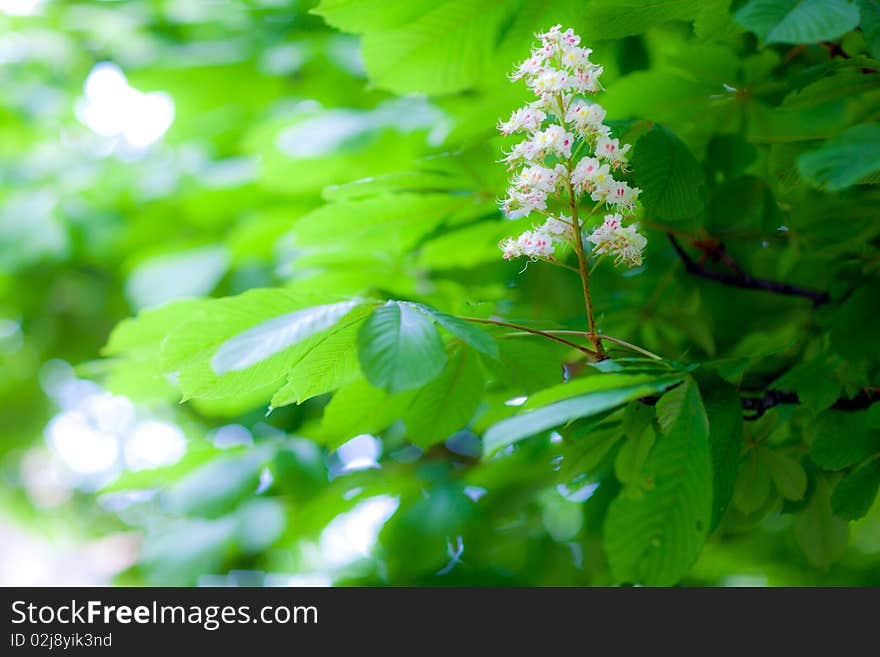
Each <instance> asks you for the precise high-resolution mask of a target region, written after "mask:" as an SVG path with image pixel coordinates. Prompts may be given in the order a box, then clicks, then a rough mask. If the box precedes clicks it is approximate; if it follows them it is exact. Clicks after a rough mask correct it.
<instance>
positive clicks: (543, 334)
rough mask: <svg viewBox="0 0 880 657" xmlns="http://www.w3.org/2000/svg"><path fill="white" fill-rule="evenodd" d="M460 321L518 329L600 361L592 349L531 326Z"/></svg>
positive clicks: (497, 322) (468, 318) (472, 319)
mask: <svg viewBox="0 0 880 657" xmlns="http://www.w3.org/2000/svg"><path fill="white" fill-rule="evenodd" d="M459 319H463V320H464V321H466V322H473V323H474V324H489V325H491V326H503V327H505V328H512V329H516V330H517V331H523V332H525V333H531V334H532V335H539V336H541V337H542V338H547V339H548V340H553V342H558V343H560V344H564V345H566V346H567V347H571V348H572V349H577V350H578V351H580V352H581V353H582V354H585V355H587V356H589V357H590V358H592V359H594V360H600V356H599V354H598V353H596V352H595V351H593V350H592V349H588V348H587V347H584V346H581V345H579V344H575V343H574V342H571V341H569V340H566V339H565V338H560V337H559V336H558V335H553V334H552V333H547V332H546V331H539V330H538V329H534V328H532V327H530V326H523V325H522V324H512V323H511V322H503V321H501V320H498V319H482V318H480V317H459Z"/></svg>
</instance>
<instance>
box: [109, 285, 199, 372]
mask: <svg viewBox="0 0 880 657" xmlns="http://www.w3.org/2000/svg"><path fill="white" fill-rule="evenodd" d="M203 303H204V301H203V300H201V299H182V300H180V301H172V302H170V303H167V304H165V305H163V306H159V307H157V308H149V309H147V310H142V311H141V312H140V313H138V315H137V317H132V318H129V319H124V320H122V321H121V322H119V324H117V325H116V328H114V329H113V332H112V333H111V334H110V338H109V339H108V340H107V344H106V345H105V346H104V349H103V350H102V353H103V354H104V355H105V356H119V355H125V356H129V357H134V358H142V359H154V358H156V357H157V356H158V354H159V348H160V346H161V344H162V340H164V339H165V336H166V335H168V333H169V332H170V331H171V330H172V329H174V328H175V327H176V326H180V325H181V324H184V323H186V322H187V321H189V320H191V319H192V318H193V316H194V315H195V314H196V313H197V312H199V309H200V308H201V306H202V304H203Z"/></svg>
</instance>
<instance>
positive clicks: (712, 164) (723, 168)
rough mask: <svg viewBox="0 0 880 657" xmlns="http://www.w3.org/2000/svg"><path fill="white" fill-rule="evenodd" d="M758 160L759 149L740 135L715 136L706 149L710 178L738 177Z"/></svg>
mask: <svg viewBox="0 0 880 657" xmlns="http://www.w3.org/2000/svg"><path fill="white" fill-rule="evenodd" d="M756 159H758V149H757V148H755V146H754V144H750V143H749V142H747V141H746V140H745V138H744V137H743V136H742V135H741V134H739V133H736V132H734V133H727V134H721V135H714V136H713V137H712V139H711V140H710V141H709V144H708V146H707V147H706V165H707V167H708V169H709V176H710V178H713V179H714V178H715V177H716V176H719V175H720V176H723V177H724V178H725V179H730V178H734V177H736V176H737V175H738V174H739V173H741V172H743V171H744V170H745V169H746V168H747V167H748V166H749V165H750V164H751V163H752V162H754V161H755V160H756Z"/></svg>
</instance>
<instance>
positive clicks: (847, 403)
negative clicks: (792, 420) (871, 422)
mask: <svg viewBox="0 0 880 657" xmlns="http://www.w3.org/2000/svg"><path fill="white" fill-rule="evenodd" d="M659 399H660V398H659V397H656V396H652V397H642V398H641V399H639V401H640V402H642V403H643V404H646V405H648V406H653V405H654V404H656V403H657V401H658V400H659ZM878 401H880V388H870V389H868V390H862V391H861V392H860V393H859V394H857V395H856V396H855V397H841V398H840V399H838V400H837V401H835V402H834V403H833V404H832V405H831V408H833V409H835V410H838V411H862V410H864V409H866V408H868V407H869V406H871V404H873V403H874V402H878ZM800 403H801V400H800V399H799V398H798V396H797V393H796V392H789V391H787V390H768V391H767V392H765V393H764V396H763V397H741V398H740V404H741V405H742V408H743V410H744V411H752V414H751V415H745V416H744V418H745V419H746V420H757V419H758V418H759V417H761V416H762V415H764V413H766V412H767V411H769V410H770V409H771V408H773V407H774V406H779V405H782V404H800Z"/></svg>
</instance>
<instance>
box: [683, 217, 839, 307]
mask: <svg viewBox="0 0 880 657" xmlns="http://www.w3.org/2000/svg"><path fill="white" fill-rule="evenodd" d="M666 236H667V237H668V238H669V241H670V242H671V243H672V246H673V248H674V249H675V251H676V253H678V257H679V258H681V261H682V262H683V263H684V268H685V271H687V272H688V273H689V274H693V275H695V276H700V277H702V278H706V279H708V280H710V281H716V282H717V283H721V284H723V285H730V286H731V287H740V288H745V289H750V290H762V291H764V292H772V293H774V294H784V295H787V296H794V297H806V298H807V299H812V301H813V305H814V306H821V305H822V304H825V303H828V301H829V300H830V297H829V296H828V293H827V292H819V291H818V290H811V289H808V288H804V287H798V286H797V285H789V284H788V283H780V282H778V281H771V280H769V279H766V278H757V277H755V276H751V275H749V274H746V273H745V272H741V273H739V274H729V273H726V272H717V271H713V270H711V269H707V268H706V267H703V266H702V265H700V264H699V263H697V262H696V261H694V259H693V258H691V256H690V255H688V253H687V251H685V250H684V249H683V248H682V246H681V244H679V243H678V240H677V239H675V236H674V235H672V234H669V233H667V235H666Z"/></svg>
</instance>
